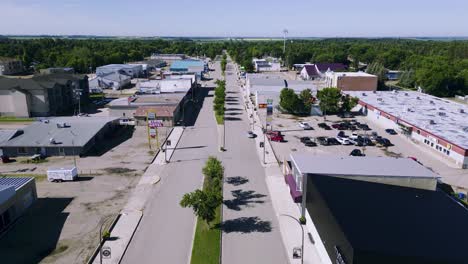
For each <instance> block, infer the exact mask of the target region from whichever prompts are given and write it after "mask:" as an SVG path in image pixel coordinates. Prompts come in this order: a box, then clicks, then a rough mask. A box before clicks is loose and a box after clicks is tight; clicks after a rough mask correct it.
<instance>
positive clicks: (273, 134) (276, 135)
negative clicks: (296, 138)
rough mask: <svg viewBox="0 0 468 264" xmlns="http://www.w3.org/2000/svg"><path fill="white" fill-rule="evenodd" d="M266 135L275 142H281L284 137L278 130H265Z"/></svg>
mask: <svg viewBox="0 0 468 264" xmlns="http://www.w3.org/2000/svg"><path fill="white" fill-rule="evenodd" d="M266 136H267V137H268V138H269V139H270V140H271V141H276V142H283V141H284V137H283V135H282V134H281V132H280V131H268V132H266Z"/></svg>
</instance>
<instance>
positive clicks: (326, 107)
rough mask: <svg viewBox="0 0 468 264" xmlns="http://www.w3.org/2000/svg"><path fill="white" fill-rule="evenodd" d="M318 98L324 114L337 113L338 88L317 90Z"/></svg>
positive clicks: (338, 105)
mask: <svg viewBox="0 0 468 264" xmlns="http://www.w3.org/2000/svg"><path fill="white" fill-rule="evenodd" d="M317 98H318V99H319V100H320V103H319V106H320V109H321V110H322V112H323V113H324V114H332V113H337V112H338V111H339V110H340V100H341V91H340V89H338V88H334V87H330V88H325V89H322V90H320V91H318V92H317Z"/></svg>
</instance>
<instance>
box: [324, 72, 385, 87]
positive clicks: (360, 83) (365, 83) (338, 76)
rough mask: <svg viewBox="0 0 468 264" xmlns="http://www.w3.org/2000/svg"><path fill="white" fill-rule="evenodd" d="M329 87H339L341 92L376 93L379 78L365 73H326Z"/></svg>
mask: <svg viewBox="0 0 468 264" xmlns="http://www.w3.org/2000/svg"><path fill="white" fill-rule="evenodd" d="M325 81H326V86H327V87H337V88H339V89H340V90H341V91H376V90H377V82H378V77H377V76H375V75H372V74H369V73H365V72H332V71H328V72H326V73H325Z"/></svg>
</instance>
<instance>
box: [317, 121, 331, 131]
mask: <svg viewBox="0 0 468 264" xmlns="http://www.w3.org/2000/svg"><path fill="white" fill-rule="evenodd" d="M318 127H320V128H323V129H325V130H331V127H330V126H329V125H327V124H326V123H319V124H318Z"/></svg>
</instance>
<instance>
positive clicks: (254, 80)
mask: <svg viewBox="0 0 468 264" xmlns="http://www.w3.org/2000/svg"><path fill="white" fill-rule="evenodd" d="M245 87H246V89H247V93H248V94H251V95H255V93H256V92H257V91H258V92H278V93H279V92H281V90H282V89H283V88H286V87H287V88H291V89H293V90H294V91H296V92H301V91H303V90H305V89H310V90H312V91H317V85H316V84H315V83H314V82H311V81H302V80H286V79H285V78H284V77H282V76H277V75H269V74H265V75H264V76H262V74H257V75H252V74H248V75H247V76H246V85H245Z"/></svg>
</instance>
